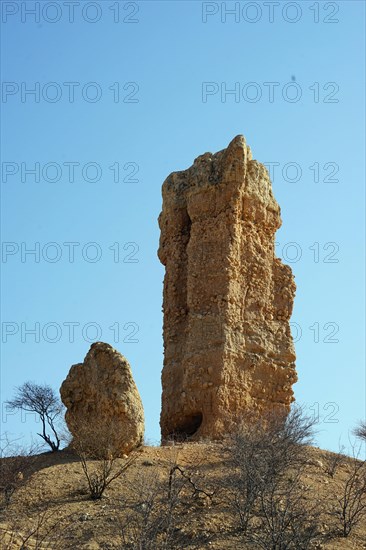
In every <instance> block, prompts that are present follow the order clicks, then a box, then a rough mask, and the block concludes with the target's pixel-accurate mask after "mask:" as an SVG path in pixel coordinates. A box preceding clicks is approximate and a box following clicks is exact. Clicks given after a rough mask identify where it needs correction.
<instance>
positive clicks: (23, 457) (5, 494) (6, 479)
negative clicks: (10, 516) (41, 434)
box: [0, 433, 39, 508]
mask: <svg viewBox="0 0 366 550" xmlns="http://www.w3.org/2000/svg"><path fill="white" fill-rule="evenodd" d="M38 452H39V446H38V445H35V444H31V445H30V446H29V447H26V446H24V445H21V444H20V443H19V439H11V438H10V436H9V434H7V433H5V434H3V435H2V436H1V439H0V480H1V482H0V494H1V503H0V507H1V508H4V507H6V506H8V505H9V503H10V500H11V497H12V495H13V494H14V492H15V491H16V489H18V488H19V487H21V486H22V485H23V484H24V482H25V480H26V478H27V475H28V474H29V471H30V470H31V468H32V465H33V464H34V461H35V457H36V454H37V453H38Z"/></svg>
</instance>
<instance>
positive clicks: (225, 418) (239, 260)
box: [158, 136, 297, 439]
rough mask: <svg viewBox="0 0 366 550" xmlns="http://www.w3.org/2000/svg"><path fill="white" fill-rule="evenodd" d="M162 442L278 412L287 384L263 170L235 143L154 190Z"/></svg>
mask: <svg viewBox="0 0 366 550" xmlns="http://www.w3.org/2000/svg"><path fill="white" fill-rule="evenodd" d="M162 193H163V208H162V212H161V214H160V216H159V226H160V230H161V235H160V245H159V251H158V255H159V258H160V260H161V262H162V263H163V264H164V265H165V268H166V271H165V279H164V303H163V311H164V368H163V373H162V386H163V395H162V413H161V420H160V424H161V432H162V438H163V439H166V438H168V437H174V436H176V437H180V436H181V437H187V436H188V437H192V438H193V439H199V438H202V437H212V438H221V437H222V436H224V435H225V434H227V433H228V432H230V431H232V430H233V429H234V428H235V426H236V424H237V422H238V420H240V417H241V415H242V414H243V413H244V412H245V413H247V412H250V411H253V412H254V413H256V412H257V413H261V412H262V411H269V410H271V411H273V410H276V409H278V412H287V411H288V410H289V407H290V403H291V402H292V401H293V391H292V384H293V383H294V382H296V380H297V376H296V372H295V364H294V361H295V351H294V346H293V341H292V337H291V333H290V326H289V319H290V316H291V313H292V306H293V299H294V294H295V289H296V286H295V283H294V278H293V275H292V272H291V269H290V267H289V266H287V265H284V264H282V262H281V260H279V259H278V258H276V257H275V250H274V248H275V232H276V230H277V229H278V228H279V227H280V225H281V218H280V208H279V206H278V204H277V202H276V200H275V198H274V196H273V193H272V186H271V182H270V179H269V175H268V172H267V170H266V168H265V167H264V166H263V165H262V164H260V163H259V162H257V161H256V160H252V155H251V151H250V148H249V147H248V146H247V145H246V143H245V140H244V138H243V136H237V137H236V138H235V139H234V140H233V141H232V142H231V143H230V145H229V146H228V148H227V149H225V150H223V151H220V152H218V153H216V154H211V153H205V154H204V155H201V156H199V157H198V158H197V159H196V160H195V161H194V164H193V166H191V167H190V168H189V169H188V170H184V171H182V172H173V173H172V174H170V176H169V177H168V178H167V179H166V180H165V182H164V184H163V188H162Z"/></svg>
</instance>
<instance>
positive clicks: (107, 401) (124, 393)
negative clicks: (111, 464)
mask: <svg viewBox="0 0 366 550" xmlns="http://www.w3.org/2000/svg"><path fill="white" fill-rule="evenodd" d="M60 394H61V399H62V401H63V403H64V405H65V406H66V408H67V411H66V415H65V419H66V423H67V426H68V428H69V430H70V432H71V434H72V435H73V436H75V437H77V435H78V433H81V432H83V433H91V434H92V433H93V426H95V427H96V429H97V427H98V430H99V431H100V432H101V433H102V432H104V433H106V432H108V434H110V438H111V439H112V440H111V441H108V444H109V445H110V447H111V448H112V449H113V450H114V452H115V453H116V454H117V456H122V455H123V454H125V453H129V452H130V451H131V450H132V449H134V448H135V447H138V446H139V445H141V443H142V440H143V436H144V410H143V406H142V402H141V398H140V395H139V392H138V390H137V387H136V384H135V382H134V380H133V377H132V372H131V367H130V365H129V363H128V361H127V359H126V358H125V357H123V355H121V354H120V353H119V352H118V351H116V350H115V349H114V348H112V346H110V345H109V344H105V343H103V342H96V343H94V344H92V345H91V347H90V350H89V352H88V353H87V355H86V357H85V359H84V362H83V363H78V364H77V365H73V366H72V367H71V369H70V371H69V374H68V375H67V377H66V379H65V380H64V381H63V383H62V385H61V388H60ZM103 426H105V430H103ZM88 428H90V429H88Z"/></svg>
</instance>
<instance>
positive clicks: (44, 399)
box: [6, 382, 63, 452]
mask: <svg viewBox="0 0 366 550" xmlns="http://www.w3.org/2000/svg"><path fill="white" fill-rule="evenodd" d="M6 403H7V405H8V407H9V408H10V409H11V410H14V409H20V410H23V411H27V412H34V413H36V414H37V415H38V416H39V419H40V421H41V425H42V433H39V434H38V435H39V436H40V437H41V438H42V439H43V441H44V442H45V443H46V444H47V445H48V446H49V447H50V448H51V450H52V452H55V451H58V450H59V448H60V443H61V440H60V437H59V435H58V431H57V422H58V421H59V420H60V417H61V414H62V411H63V406H62V403H61V401H60V399H59V397H58V395H57V394H56V392H55V391H54V390H53V389H52V388H51V386H49V385H47V384H36V383H35V382H25V383H24V384H22V385H21V386H19V387H17V388H16V393H15V396H14V397H13V399H10V400H9V401H7V402H6ZM48 429H50V430H51V435H50V434H49V433H47V432H48Z"/></svg>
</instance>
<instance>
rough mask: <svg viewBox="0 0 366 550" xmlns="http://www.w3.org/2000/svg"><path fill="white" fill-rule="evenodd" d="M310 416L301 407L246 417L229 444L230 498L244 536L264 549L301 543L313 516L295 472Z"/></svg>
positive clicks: (309, 535) (312, 527) (311, 530)
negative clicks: (285, 412)
mask: <svg viewBox="0 0 366 550" xmlns="http://www.w3.org/2000/svg"><path fill="white" fill-rule="evenodd" d="M314 425H315V421H314V419H312V418H309V417H307V416H306V415H305V414H304V411H303V410H302V409H301V408H300V407H294V408H293V409H292V410H291V412H290V413H289V414H288V415H287V416H284V415H275V414H271V415H267V416H264V417H262V418H259V419H254V418H253V417H252V418H245V419H243V423H242V425H241V426H240V429H239V430H238V432H237V434H236V435H235V436H234V437H233V440H232V444H231V447H230V455H231V464H232V467H233V471H232V472H231V473H230V474H229V475H230V477H229V479H228V483H227V486H228V496H229V504H230V506H231V509H232V511H233V513H234V516H235V517H236V518H237V520H238V525H239V528H240V530H241V532H242V535H243V537H244V540H245V541H247V542H251V543H255V544H257V545H259V547H261V548H266V550H268V549H271V550H282V549H305V548H308V547H309V545H310V543H311V542H312V541H313V540H314V538H316V537H317V532H318V529H317V517H316V513H315V511H314V510H310V509H308V508H307V507H306V506H305V505H304V502H303V498H302V493H303V487H302V485H301V483H300V474H301V471H302V469H303V467H304V464H305V463H306V459H307V455H306V449H305V445H308V444H309V443H310V442H311V440H312V437H313V433H314Z"/></svg>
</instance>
